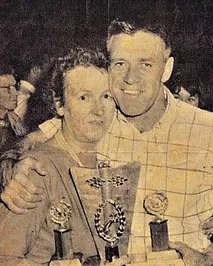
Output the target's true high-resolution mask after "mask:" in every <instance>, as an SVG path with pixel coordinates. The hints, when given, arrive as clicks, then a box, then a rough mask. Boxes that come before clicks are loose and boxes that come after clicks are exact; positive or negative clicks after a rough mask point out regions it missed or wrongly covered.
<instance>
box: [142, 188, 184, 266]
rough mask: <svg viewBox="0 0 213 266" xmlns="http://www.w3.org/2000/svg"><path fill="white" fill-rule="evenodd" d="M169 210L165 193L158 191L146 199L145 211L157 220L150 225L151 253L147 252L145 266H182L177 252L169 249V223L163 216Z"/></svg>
mask: <svg viewBox="0 0 213 266" xmlns="http://www.w3.org/2000/svg"><path fill="white" fill-rule="evenodd" d="M167 208H168V198H167V196H166V193H165V192H162V191H156V192H154V193H152V194H151V195H148V196H146V198H145V199H144V209H145V211H146V212H147V213H148V214H151V215H154V216H155V218H154V220H152V221H151V222H150V223H149V226H150V234H151V243H152V248H151V251H148V252H147V262H146V263H142V265H143V266H161V265H164V266H167V265H168V266H170V265H172V266H182V265H184V263H183V261H182V260H181V259H180V258H179V255H178V253H177V252H176V251H175V250H171V249H169V245H168V243H169V237H168V221H167V220H165V219H163V215H164V213H165V211H166V209H167Z"/></svg>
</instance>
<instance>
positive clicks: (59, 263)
mask: <svg viewBox="0 0 213 266" xmlns="http://www.w3.org/2000/svg"><path fill="white" fill-rule="evenodd" d="M50 266H81V263H80V260H79V259H71V260H53V261H51V262H50Z"/></svg>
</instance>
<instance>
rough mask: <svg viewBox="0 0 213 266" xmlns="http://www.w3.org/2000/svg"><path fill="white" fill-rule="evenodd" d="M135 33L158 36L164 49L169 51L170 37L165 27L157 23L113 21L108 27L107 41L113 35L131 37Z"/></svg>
mask: <svg viewBox="0 0 213 266" xmlns="http://www.w3.org/2000/svg"><path fill="white" fill-rule="evenodd" d="M137 31H144V32H148V33H152V34H156V35H158V36H159V37H160V38H161V39H162V40H163V41H164V43H165V46H166V49H171V43H170V37H169V34H168V31H167V29H166V26H165V25H164V24H161V23H158V22H150V24H146V23H144V22H141V23H140V22H135V21H130V22H128V21H125V20H119V19H115V20H113V21H112V22H111V23H110V25H109V27H108V40H109V39H110V38H111V37H112V36H114V35H118V34H121V33H125V34H129V35H133V34H134V33H136V32H137Z"/></svg>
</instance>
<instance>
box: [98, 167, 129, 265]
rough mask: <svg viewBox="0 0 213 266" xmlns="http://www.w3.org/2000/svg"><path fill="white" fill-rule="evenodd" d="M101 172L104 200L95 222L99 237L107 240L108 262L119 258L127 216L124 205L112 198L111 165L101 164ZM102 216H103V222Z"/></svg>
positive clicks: (106, 253)
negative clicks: (120, 242) (119, 242)
mask: <svg viewBox="0 0 213 266" xmlns="http://www.w3.org/2000/svg"><path fill="white" fill-rule="evenodd" d="M99 172H100V179H101V183H102V184H101V194H102V201H103V202H102V203H101V204H100V205H99V207H98V208H97V211H96V213H95V219H94V222H95V228H96V231H97V233H98V235H99V237H100V238H102V239H103V240H104V241H105V242H106V245H105V259H106V263H107V262H112V261H114V260H115V259H117V258H119V248H118V240H119V238H120V237H121V236H122V234H123V232H124V229H125V225H126V217H125V213H124V210H123V207H122V206H121V205H120V204H119V202H117V201H116V200H113V199H112V189H111V186H112V184H113V183H112V182H111V180H109V177H110V176H111V169H110V166H109V165H107V164H101V165H99ZM121 182H122V181H121ZM101 218H103V223H102V222H101Z"/></svg>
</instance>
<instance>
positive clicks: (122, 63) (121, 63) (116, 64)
mask: <svg viewBox="0 0 213 266" xmlns="http://www.w3.org/2000/svg"><path fill="white" fill-rule="evenodd" d="M114 65H115V66H116V67H122V66H125V62H116V63H115V64H114Z"/></svg>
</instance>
